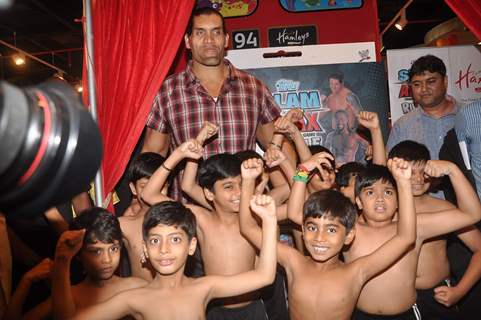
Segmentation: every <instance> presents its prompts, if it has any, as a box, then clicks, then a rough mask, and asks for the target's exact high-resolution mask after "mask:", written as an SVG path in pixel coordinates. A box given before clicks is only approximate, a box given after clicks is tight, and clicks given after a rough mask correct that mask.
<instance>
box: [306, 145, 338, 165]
mask: <svg viewBox="0 0 481 320" xmlns="http://www.w3.org/2000/svg"><path fill="white" fill-rule="evenodd" d="M309 150H310V151H311V154H312V155H315V154H316V153H319V152H327V153H329V154H330V155H331V156H332V158H333V159H334V160H333V161H332V160H330V159H328V160H329V163H330V164H331V168H332V169H334V170H335V169H336V157H335V156H334V154H333V153H332V152H331V150H329V149H328V148H326V147H324V146H321V145H311V146H309Z"/></svg>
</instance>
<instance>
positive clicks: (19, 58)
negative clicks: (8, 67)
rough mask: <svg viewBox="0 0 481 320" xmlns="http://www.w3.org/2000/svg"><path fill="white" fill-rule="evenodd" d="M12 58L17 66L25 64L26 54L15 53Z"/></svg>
mask: <svg viewBox="0 0 481 320" xmlns="http://www.w3.org/2000/svg"><path fill="white" fill-rule="evenodd" d="M12 59H13V63H15V65H17V66H23V65H24V64H25V56H24V55H23V54H14V55H13V56H12Z"/></svg>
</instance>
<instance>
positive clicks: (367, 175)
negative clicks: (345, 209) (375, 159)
mask: <svg viewBox="0 0 481 320" xmlns="http://www.w3.org/2000/svg"><path fill="white" fill-rule="evenodd" d="M378 181H382V182H386V183H389V184H391V185H392V186H393V187H394V188H396V181H395V180H394V177H393V176H392V174H391V172H389V170H388V168H387V167H385V166H380V165H377V164H369V165H367V166H366V168H364V170H362V171H361V172H359V174H358V175H357V177H356V185H355V188H354V194H355V195H356V197H359V195H360V194H361V192H362V190H363V189H364V188H368V187H370V186H372V185H373V184H375V183H376V182H378Z"/></svg>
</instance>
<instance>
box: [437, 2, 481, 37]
mask: <svg viewBox="0 0 481 320" xmlns="http://www.w3.org/2000/svg"><path fill="white" fill-rule="evenodd" d="M445 1H446V3H447V4H448V6H449V7H450V8H451V10H453V11H454V13H456V15H457V16H458V17H459V19H461V21H462V22H463V23H464V24H465V25H466V27H468V28H469V30H470V31H471V32H472V33H473V34H474V35H475V36H476V38H478V40H479V41H481V1H479V0H461V1H460V0H445Z"/></svg>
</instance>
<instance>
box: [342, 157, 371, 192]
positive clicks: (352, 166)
mask: <svg viewBox="0 0 481 320" xmlns="http://www.w3.org/2000/svg"><path fill="white" fill-rule="evenodd" d="M365 167H366V166H365V165H363V164H362V163H359V162H354V161H353V162H347V163H344V164H343V165H342V166H340V167H339V169H337V172H336V186H337V187H338V188H340V187H347V186H348V185H349V180H350V179H351V177H356V176H357V175H358V174H359V172H361V171H362V170H364V168H365Z"/></svg>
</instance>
